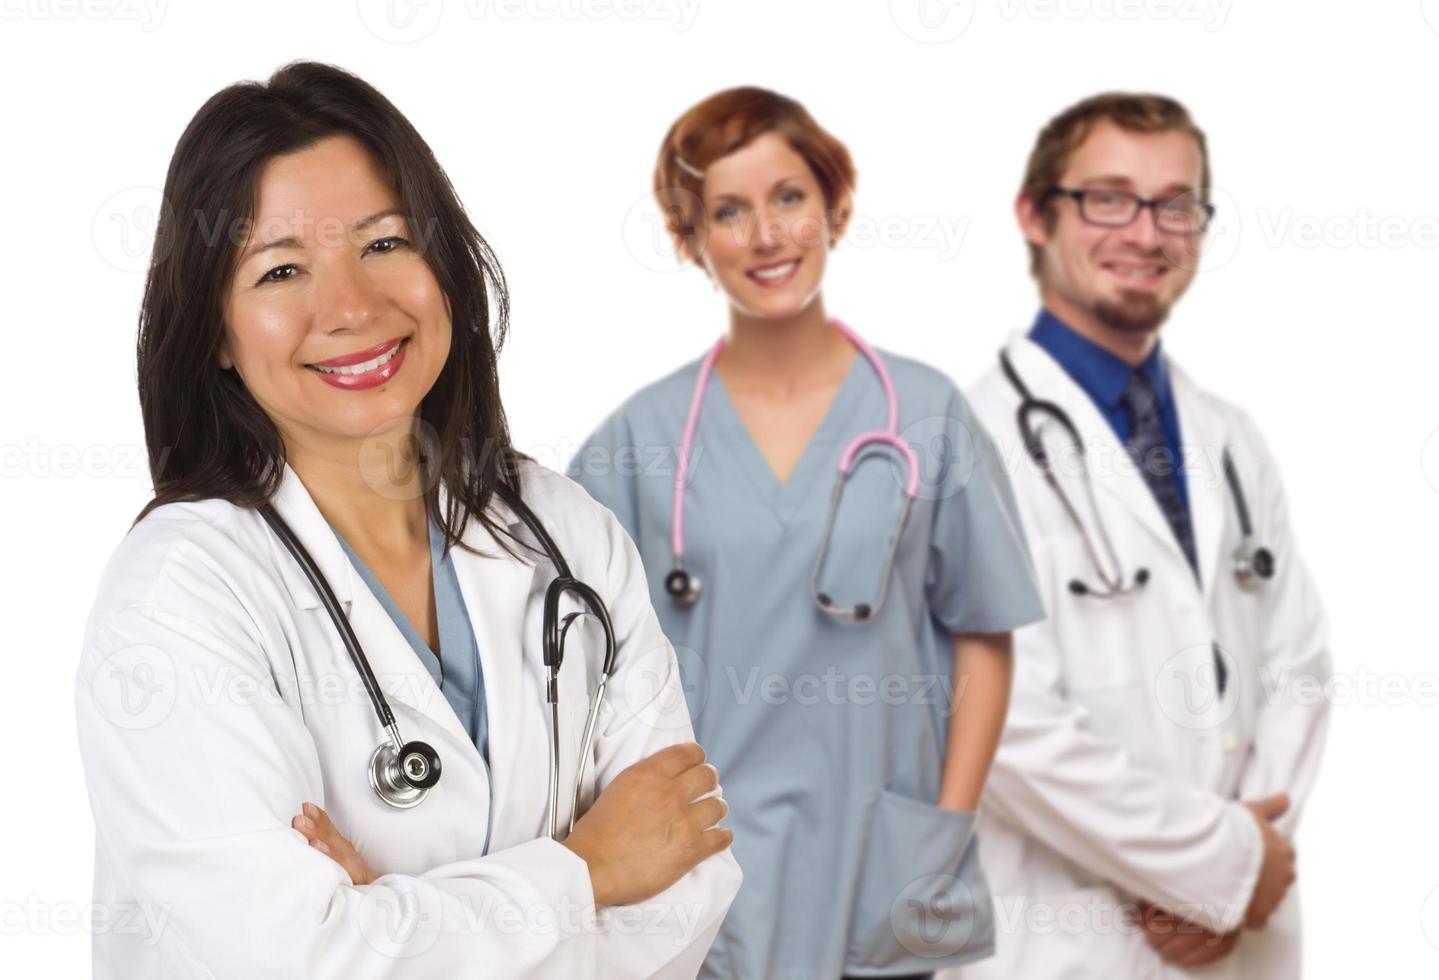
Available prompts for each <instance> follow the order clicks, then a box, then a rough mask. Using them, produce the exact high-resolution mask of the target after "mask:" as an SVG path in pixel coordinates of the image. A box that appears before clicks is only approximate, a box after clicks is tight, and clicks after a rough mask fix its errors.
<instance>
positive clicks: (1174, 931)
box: [1136, 901, 1239, 967]
mask: <svg viewBox="0 0 1439 980" xmlns="http://www.w3.org/2000/svg"><path fill="white" fill-rule="evenodd" d="M1136 918H1138V920H1139V921H1141V922H1142V923H1143V924H1144V932H1145V937H1144V938H1145V939H1146V940H1148V942H1149V946H1150V948H1151V949H1153V950H1154V951H1155V952H1156V953H1158V954H1159V955H1160V956H1161V957H1162V958H1163V959H1165V960H1166V961H1167V962H1170V963H1173V964H1174V965H1175V966H1186V967H1187V966H1203V965H1204V964H1205V963H1213V962H1215V961H1216V960H1222V959H1223V958H1224V957H1226V956H1228V955H1229V954H1230V953H1232V952H1234V947H1235V946H1237V945H1239V930H1238V929H1235V930H1234V931H1233V932H1228V933H1225V934H1223V935H1220V934H1219V933H1217V932H1210V931H1209V930H1208V929H1206V928H1204V927H1203V926H1200V925H1196V924H1195V923H1193V922H1188V921H1186V920H1184V919H1181V918H1179V917H1178V916H1176V915H1175V914H1174V913H1172V912H1169V911H1167V910H1166V909H1162V908H1160V907H1159V906H1158V905H1151V904H1150V903H1148V902H1145V901H1141V902H1140V903H1139V915H1138V916H1137V917H1136Z"/></svg>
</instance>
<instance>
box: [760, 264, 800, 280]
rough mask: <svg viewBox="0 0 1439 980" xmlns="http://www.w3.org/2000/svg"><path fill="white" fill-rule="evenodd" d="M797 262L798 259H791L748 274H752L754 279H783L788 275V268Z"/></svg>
mask: <svg viewBox="0 0 1439 980" xmlns="http://www.w3.org/2000/svg"><path fill="white" fill-rule="evenodd" d="M798 264H799V259H792V260H790V261H789V262H786V263H785V264H784V265H777V266H774V267H773V268H770V269H756V270H755V271H754V272H752V273H750V275H752V276H754V277H755V278H756V279H783V278H784V277H785V276H787V275H789V274H790V270H792V269H793V268H794V267H795V266H796V265H798Z"/></svg>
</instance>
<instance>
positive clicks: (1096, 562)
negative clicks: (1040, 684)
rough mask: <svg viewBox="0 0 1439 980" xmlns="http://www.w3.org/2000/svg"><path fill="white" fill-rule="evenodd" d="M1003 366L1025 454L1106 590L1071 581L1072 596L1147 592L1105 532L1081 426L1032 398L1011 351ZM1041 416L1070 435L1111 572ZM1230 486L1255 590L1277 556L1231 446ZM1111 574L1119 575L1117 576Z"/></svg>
mask: <svg viewBox="0 0 1439 980" xmlns="http://www.w3.org/2000/svg"><path fill="white" fill-rule="evenodd" d="M999 363H1000V366H1001V367H1002V368H1003V369H1004V376H1005V377H1006V378H1007V379H1009V383H1010V384H1011V385H1012V386H1013V387H1014V390H1015V391H1017V392H1018V393H1019V399H1020V401H1019V410H1018V412H1017V413H1016V418H1017V419H1018V422H1019V434H1020V437H1021V438H1022V439H1023V441H1024V449H1025V452H1027V453H1028V454H1029V458H1030V459H1032V460H1034V462H1035V464H1036V465H1037V466H1038V467H1039V469H1040V472H1041V473H1043V474H1044V480H1045V482H1046V483H1048V484H1049V486H1050V488H1051V489H1053V490H1054V492H1055V494H1056V495H1057V496H1058V497H1059V502H1060V504H1062V505H1063V507H1064V511H1065V513H1066V514H1068V515H1069V519H1070V520H1071V521H1072V522H1073V523H1074V526H1075V527H1076V528H1078V529H1079V535H1080V538H1081V539H1082V540H1083V542H1084V550H1085V551H1087V552H1088V553H1089V560H1090V563H1091V564H1092V565H1093V566H1094V570H1095V573H1096V574H1097V575H1098V576H1099V580H1100V582H1101V585H1099V586H1094V585H1090V584H1088V583H1085V582H1082V581H1080V580H1079V579H1077V578H1075V579H1071V580H1070V582H1069V591H1070V592H1071V593H1073V594H1074V595H1077V596H1090V597H1093V598H1095V599H1112V598H1115V597H1116V596H1121V595H1125V594H1127V593H1130V592H1133V591H1135V590H1137V589H1140V588H1143V587H1144V585H1145V584H1146V583H1147V582H1148V581H1149V569H1147V568H1142V567H1141V568H1137V569H1135V571H1134V575H1133V576H1132V577H1131V578H1128V580H1126V576H1125V574H1124V569H1123V566H1122V565H1121V563H1120V561H1119V555H1118V553H1117V552H1116V551H1115V549H1114V542H1113V540H1112V539H1111V538H1110V536H1109V529H1108V528H1107V527H1106V526H1105V523H1104V518H1103V516H1102V515H1101V514H1100V512H1099V504H1098V502H1097V501H1096V500H1095V497H1094V481H1093V480H1091V479H1090V476H1089V467H1088V466H1087V465H1086V464H1085V461H1084V440H1083V439H1082V438H1080V435H1079V429H1078V427H1077V426H1075V424H1074V421H1073V420H1072V419H1070V417H1069V415H1068V413H1067V412H1065V411H1064V409H1062V408H1060V407H1059V406H1058V405H1056V404H1055V403H1054V402H1050V401H1044V400H1042V399H1039V398H1035V397H1034V396H1033V395H1032V394H1030V391H1029V388H1028V387H1027V386H1026V385H1025V383H1024V381H1023V380H1022V379H1021V378H1020V376H1019V372H1018V371H1017V370H1015V367H1014V364H1013V363H1012V362H1011V361H1010V359H1009V354H1008V352H1007V351H1000V352H999ZM1035 415H1040V416H1046V417H1048V418H1050V419H1052V420H1053V421H1055V422H1057V423H1059V427H1060V428H1061V429H1063V430H1064V432H1065V434H1066V435H1067V436H1068V437H1069V440H1070V442H1071V443H1072V445H1073V447H1074V450H1075V455H1076V458H1077V459H1078V462H1079V468H1080V475H1081V477H1082V478H1083V483H1084V491H1085V495H1086V497H1087V499H1088V501H1089V512H1090V513H1091V514H1093V515H1094V526H1095V530H1096V532H1097V537H1098V538H1099V543H1100V545H1102V546H1103V549H1104V557H1105V559H1107V561H1108V567H1106V565H1105V561H1102V560H1101V558H1100V554H1099V549H1098V548H1096V547H1095V542H1094V538H1092V537H1091V536H1090V534H1089V530H1088V528H1087V527H1086V526H1085V523H1084V520H1083V519H1082V518H1081V517H1080V516H1079V511H1078V510H1076V509H1075V507H1074V503H1073V502H1072V501H1071V500H1070V499H1069V495H1068V494H1066V493H1065V492H1064V488H1063V487H1061V486H1060V485H1059V480H1058V479H1057V478H1056V477H1055V475H1054V468H1053V466H1052V465H1051V463H1050V459H1049V450H1047V449H1046V448H1045V446H1044V440H1043V439H1042V438H1041V436H1040V433H1039V431H1038V429H1037V428H1036V426H1035V424H1034V422H1033V421H1032V420H1031V416H1035ZM1224 481H1225V482H1226V483H1227V484H1228V485H1229V493H1230V497H1231V498H1232V499H1233V501H1234V510H1235V512H1236V513H1237V514H1238V516H1239V531H1240V541H1239V546H1238V547H1237V548H1235V549H1234V553H1233V555H1232V556H1231V560H1232V564H1233V571H1234V577H1235V578H1236V579H1238V581H1239V584H1240V585H1241V586H1243V587H1245V588H1251V587H1253V586H1255V585H1257V584H1258V583H1259V582H1260V581H1261V580H1267V579H1270V578H1273V577H1274V565H1275V562H1274V553H1273V552H1272V551H1270V550H1269V549H1268V548H1266V547H1263V546H1262V545H1260V544H1259V543H1258V542H1257V541H1256V539H1255V537H1254V526H1253V524H1252V523H1250V520H1249V505H1248V503H1247V502H1246V500H1245V498H1244V488H1243V486H1241V485H1240V482H1239V473H1238V471H1237V470H1236V469H1235V468H1234V460H1233V458H1232V457H1231V456H1230V454H1229V448H1228V447H1227V446H1226V447H1225V449H1224ZM1109 569H1113V572H1111V571H1110V570H1109Z"/></svg>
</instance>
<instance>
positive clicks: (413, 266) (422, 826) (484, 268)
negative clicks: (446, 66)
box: [76, 63, 740, 980]
mask: <svg viewBox="0 0 1439 980" xmlns="http://www.w3.org/2000/svg"><path fill="white" fill-rule="evenodd" d="M507 311H508V303H507V297H506V293H505V286H504V282H503V278H502V276H501V273H500V270H499V266H498V264H497V263H496V261H495V258H494V255H493V254H492V253H491V251H490V249H489V247H488V246H487V245H486V243H485V242H484V241H483V239H482V238H481V237H480V235H479V234H478V232H477V231H476V230H475V228H474V227H473V225H472V224H471V223H470V221H469V219H468V218H467V217H466V215H465V213H464V211H463V209H462V207H461V205H460V203H459V201H458V199H457V198H456V196H455V193H454V190H453V188H452V187H451V185H450V183H449V181H448V179H447V178H446V176H445V174H444V172H443V171H442V170H441V168H440V166H439V164H438V163H437V162H436V161H435V159H434V157H433V156H432V155H431V152H430V150H429V147H428V146H427V145H426V144H425V142H424V141H423V140H422V139H421V138H420V136H419V134H418V133H416V132H415V130H414V129H413V127H411V125H410V124H409V122H408V121H407V120H406V119H405V118H404V116H402V115H401V114H400V113H399V112H398V111H397V110H396V109H395V107H394V106H393V105H391V104H390V103H389V102H388V101H387V100H386V99H385V98H384V97H383V96H382V95H381V94H380V93H379V92H377V91H376V90H375V89H374V88H372V87H371V86H369V85H367V84H366V83H364V82H363V81H361V80H360V79H358V78H355V77H354V76H352V75H349V74H347V73H345V72H343V71H341V70H339V69H337V68H333V67H330V66H326V65H320V64H313V63H296V64H292V65H288V66H286V67H284V68H283V69H281V70H280V71H279V72H277V73H276V74H275V75H274V76H273V77H272V78H270V80H269V81H268V82H267V83H265V84H258V83H246V84H239V85H234V86H231V87H229V88H226V89H224V90H223V91H221V92H219V93H217V94H216V95H215V96H214V97H213V98H211V99H210V100H209V101H208V102H207V103H206V104H205V105H204V106H203V107H202V108H201V110H200V111H199V113H198V114H197V115H196V116H195V118H194V119H193V120H192V121H191V122H190V125H189V126H188V128H187V129H186V131H185V133H184V135H183V136H182V137H181V139H180V141H179V144H178V145H177V147H176V149H175V153H174V157H173V159H172V161H171V164H170V170H169V174H168V175H167V178H166V183H165V189H164V210H163V213H162V217H161V221H160V225H159V227H158V230H157V234H156V241H155V249H154V254H153V257H152V261H151V267H150V271H149V276H148V279H147V282H146V287H145V296H144V301H143V307H142V311H141V317H140V338H139V349H138V356H139V383H140V403H141V408H142V412H143V416H144V424H145V435H146V441H147V444H148V447H149V454H150V465H151V475H152V478H153V480H154V486H155V499H154V500H153V501H151V502H150V503H149V505H148V506H146V508H145V509H144V510H143V511H142V512H141V514H140V516H139V517H138V518H137V520H136V522H135V524H134V526H133V527H132V528H131V529H130V531H129V533H128V535H127V536H126V537H125V539H124V540H123V541H122V542H121V543H120V545H119V547H118V548H117V549H116V551H115V553H114V556H113V557H112V559H111V560H110V562H109V564H108V566H107V568H106V571H105V573H104V575H103V577H102V580H101V583H100V586H99V590H98V594H97V597H96V600H95V604H94V608H93V610H92V613H91V618H90V621H89V625H88V628H87V631H86V640H85V648H84V653H83V657H82V662H81V667H80V671H79V676H78V686H77V696H76V698H77V713H78V718H79V729H80V748H81V753H82V756H83V759H84V763H85V770H86V778H87V782H88V785H89V790H90V796H91V803H92V808H93V810H94V815H95V823H96V830H97V840H96V846H97V854H96V858H97V860H96V878H95V899H96V902H97V903H99V904H100V905H102V906H104V907H106V908H109V907H113V906H117V905H122V906H131V905H135V906H138V907H140V908H142V909H152V910H161V911H162V912H163V914H162V915H154V916H149V917H147V918H146V919H145V921H146V922H147V923H151V928H149V929H147V930H142V931H140V932H138V933H137V932H136V931H134V930H119V929H116V930H109V931H104V932H97V934H96V936H95V938H94V960H95V975H96V976H97V977H127V978H128V977H139V976H144V977H187V978H188V977H197V976H220V975H224V976H246V977H296V978H306V980H315V978H322V977H341V976H343V977H346V978H352V977H354V978H358V977H400V976H403V977H445V978H450V977H457V976H462V975H475V976H479V975H483V976H486V977H520V976H525V977H534V976H544V977H566V978H570V977H620V976H623V977H642V976H663V977H693V976H694V975H695V973H696V971H697V970H698V967H699V964H700V961H701V960H702V958H703V956H704V953H705V951H706V950H707V949H708V946H709V943H710V941H711V940H712V938H713V936H714V934H715V932H716V930H717V929H718V926H719V921H720V919H721V918H722V917H723V915H724V912H725V910H726V909H727V908H728V906H729V903H730V900H731V899H732V898H733V896H734V893H735V891H736V890H737V888H738V885H739V877H740V876H739V870H738V866H737V865H736V864H735V862H734V859H733V858H732V857H731V856H730V854H729V853H728V850H727V849H728V845H729V841H730V832H729V831H728V830H727V829H722V828H719V827H717V826H716V825H717V824H718V822H719V821H720V820H721V819H722V818H723V817H724V815H725V813H726V809H727V808H726V805H725V803H724V802H723V800H722V799H721V798H720V795H719V788H718V782H717V773H716V770H715V769H714V767H713V766H711V765H709V764H707V763H705V761H704V752H703V750H702V749H700V747H699V746H698V745H696V744H694V742H693V741H692V738H693V729H692V727H691V724H690V719H689V715H688V712H687V709H686V706H685V702H684V698H683V696H682V694H680V692H679V685H678V678H677V673H676V669H675V658H674V652H673V649H672V648H671V646H670V645H669V644H668V642H667V641H666V640H665V638H664V636H663V634H662V633H661V631H660V628H659V623H658V621H657V619H656V616H655V613H654V610H653V608H652V607H651V605H650V601H649V596H648V592H647V589H646V585H645V578H644V573H643V570H642V569H641V566H640V562H639V557H638V555H637V554H636V552H635V549H634V546H633V544H632V543H631V541H630V539H629V538H628V537H627V536H626V534H625V532H624V530H623V529H622V528H621V527H620V526H619V524H618V522H617V521H615V519H614V518H613V517H612V516H611V515H610V514H609V513H608V512H607V511H606V510H604V509H603V508H602V507H599V506H598V505H596V504H595V503H594V502H593V501H592V500H590V498H589V497H588V496H587V495H586V494H585V493H584V492H583V491H582V490H581V489H580V488H578V487H577V486H576V485H575V484H573V483H572V482H570V481H569V480H568V479H566V478H565V477H563V476H561V475H559V474H556V473H553V472H550V471H547V470H545V469H543V468H542V467H540V466H539V465H538V464H536V463H534V462H533V461H532V460H530V459H529V458H528V457H525V456H523V455H521V454H520V453H518V452H517V451H515V450H514V448H513V447H512V446H511V445H510V440H509V434H508V431H507V427H506V423H505V415H504V410H503V408H502V406H501V404H500V397H499V384H498V381H497V378H496V352H497V348H498V345H499V343H500V342H501V341H502V340H503V337H504V333H505V326H506V316H507ZM495 546H498V547H495ZM606 688H608V691H609V694H608V696H606V694H605V691H606ZM562 790H563V791H562ZM571 790H572V792H571ZM566 829H567V830H568V833H565V830H566ZM636 923H638V925H636Z"/></svg>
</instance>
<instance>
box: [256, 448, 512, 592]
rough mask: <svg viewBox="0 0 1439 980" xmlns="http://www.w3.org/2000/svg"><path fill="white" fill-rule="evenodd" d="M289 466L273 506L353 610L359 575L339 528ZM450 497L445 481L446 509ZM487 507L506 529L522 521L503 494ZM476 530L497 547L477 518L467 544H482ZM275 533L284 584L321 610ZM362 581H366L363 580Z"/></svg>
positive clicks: (442, 490)
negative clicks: (342, 543)
mask: <svg viewBox="0 0 1439 980" xmlns="http://www.w3.org/2000/svg"><path fill="white" fill-rule="evenodd" d="M284 466H285V469H284V474H283V476H282V477H281V478H280V488H279V489H278V490H277V491H276V492H275V496H274V498H273V499H272V500H271V503H272V504H273V505H274V508H275V510H276V511H278V512H279V514H280V516H281V517H283V518H284V519H285V523H286V524H288V525H290V529H291V530H292V531H294V532H295V536H296V537H298V538H299V539H300V543H301V544H303V545H304V546H305V548H306V550H308V551H309V552H310V557H311V558H313V559H314V560H315V564H316V565H317V566H319V569H320V572H321V573H322V574H323V575H324V576H325V581H327V582H328V583H329V585H330V591H332V592H334V593H335V598H336V599H338V600H339V601H340V604H341V605H343V606H345V607H346V611H347V612H348V609H349V605H350V604H351V603H352V602H353V601H354V594H355V588H356V579H357V577H358V574H357V573H356V572H355V570H354V568H353V566H352V565H351V564H350V559H349V558H348V557H346V555H345V552H344V549H343V548H342V547H341V546H340V542H339V539H338V538H336V537H335V532H334V530H333V529H331V527H330V523H329V521H327V520H325V515H324V514H322V513H320V508H319V507H318V506H316V504H315V500H314V498H313V497H311V496H310V491H309V490H308V489H307V488H306V487H305V484H304V482H303V481H302V480H301V479H300V475H299V474H298V473H296V472H295V470H294V468H293V467H292V466H290V464H289V463H285V464H284ZM448 496H449V495H448V493H447V492H446V489H445V486H444V484H441V485H440V488H439V506H440V510H441V511H442V512H443V510H444V508H445V506H446V501H447V500H448ZM487 511H488V513H489V514H490V516H491V518H492V519H493V520H494V521H495V522H496V523H497V524H498V525H499V526H501V527H507V528H510V529H511V530H513V529H514V525H516V524H518V523H519V522H520V518H519V516H518V515H517V514H516V513H515V512H514V511H513V510H512V509H511V508H510V506H509V505H508V504H506V503H505V502H504V501H503V500H501V499H500V497H499V495H498V494H495V495H493V496H491V498H490V503H489V506H488V508H487ZM476 530H479V532H480V534H481V536H482V537H483V538H485V540H486V542H487V543H489V544H491V546H493V542H490V541H489V539H488V535H485V534H484V531H483V528H482V527H481V526H480V525H479V523H478V522H477V521H475V520H474V519H473V518H472V519H471V520H470V523H469V526H468V527H466V529H465V534H464V536H463V540H464V541H465V543H466V544H469V545H470V546H471V547H476V546H477V545H476V544H475V542H474V541H473V540H471V537H472V532H474V531H476ZM270 537H271V539H272V543H273V545H274V550H275V552H276V554H277V556H279V558H278V559H277V563H278V565H279V568H280V574H281V575H282V576H283V577H284V580H285V585H286V587H287V588H288V590H289V592H290V598H291V601H293V602H294V604H295V606H296V608H298V609H318V608H320V607H321V605H322V604H321V602H320V596H319V594H318V593H317V592H316V591H315V589H314V587H313V586H312V585H310V580H309V578H308V577H307V576H306V575H305V573H304V571H303V570H302V569H301V568H300V566H299V565H298V564H296V563H295V560H294V558H292V557H291V556H290V553H289V552H288V551H287V550H286V549H285V546H284V544H283V543H281V541H280V540H279V539H278V538H275V537H274V535H270ZM479 547H481V548H482V549H484V545H479ZM485 550H490V549H485ZM462 553H465V552H463V551H462V549H453V550H452V551H451V554H452V555H459V554H462ZM360 584H363V582H361V583H360Z"/></svg>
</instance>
